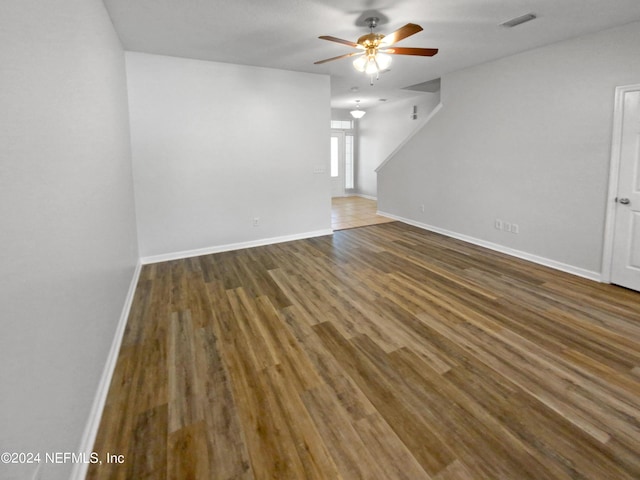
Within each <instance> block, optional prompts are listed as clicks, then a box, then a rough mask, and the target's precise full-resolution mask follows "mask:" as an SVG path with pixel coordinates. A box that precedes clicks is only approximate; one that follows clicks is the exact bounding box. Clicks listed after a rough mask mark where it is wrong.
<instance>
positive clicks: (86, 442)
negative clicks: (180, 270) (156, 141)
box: [34, 262, 142, 480]
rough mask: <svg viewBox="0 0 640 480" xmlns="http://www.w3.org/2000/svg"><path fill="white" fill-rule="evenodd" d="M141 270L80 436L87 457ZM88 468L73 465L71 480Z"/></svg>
mask: <svg viewBox="0 0 640 480" xmlns="http://www.w3.org/2000/svg"><path fill="white" fill-rule="evenodd" d="M141 270H142V263H141V262H138V264H137V265H136V269H135V271H134V272H133V278H132V279H131V283H130V284H129V291H128V292H127V297H126V299H125V302H124V306H123V307H122V313H121V314H120V320H119V321H118V326H117V327H116V333H115V335H114V337H113V341H112V343H111V350H109V356H108V357H107V362H106V363H105V366H104V369H103V370H102V376H101V377H100V383H99V384H98V391H97V392H96V396H95V398H94V400H93V405H92V406H91V412H90V413H89V420H88V421H87V426H86V427H85V430H84V434H83V435H82V440H81V442H80V448H79V449H78V452H79V453H85V454H87V456H88V455H90V454H91V452H92V451H93V444H94V443H95V441H96V436H97V434H98V427H99V426H100V420H101V419H102V411H103V410H104V404H105V402H106V401H107V394H108V393H109V386H110V385H111V378H112V377H113V372H114V370H115V368H116V362H117V361H118V354H119V353H120V345H121V344H122V337H123V336H124V330H125V327H126V326H127V320H128V319H129V312H130V310H131V305H132V303H133V297H134V295H135V293H136V286H137V285H138V279H139V278H140V272H141ZM88 468H89V465H88V464H86V463H82V462H80V463H76V464H74V467H73V470H72V471H71V479H72V480H84V478H85V477H86V476H87V469H88ZM37 473H38V472H36V474H37ZM34 478H37V477H34Z"/></svg>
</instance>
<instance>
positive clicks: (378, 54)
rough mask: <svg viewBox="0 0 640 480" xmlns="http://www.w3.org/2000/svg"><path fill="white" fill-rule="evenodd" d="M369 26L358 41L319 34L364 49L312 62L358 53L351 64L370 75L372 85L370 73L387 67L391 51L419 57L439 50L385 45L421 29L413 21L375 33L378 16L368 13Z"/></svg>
mask: <svg viewBox="0 0 640 480" xmlns="http://www.w3.org/2000/svg"><path fill="white" fill-rule="evenodd" d="M365 21H366V22H367V25H368V26H369V29H370V30H371V31H370V32H369V33H367V34H366V35H362V36H361V37H360V38H358V40H357V42H350V41H349V40H343V39H341V38H336V37H331V36H326V35H323V36H321V37H319V38H321V39H322V40H329V41H330V42H336V43H341V44H343V45H348V46H350V47H353V48H357V49H358V50H364V51H361V52H354V53H347V54H345V55H339V56H337V57H332V58H327V59H326V60H319V61H317V62H315V64H316V65H319V64H322V63H326V62H331V61H333V60H338V59H341V58H346V57H353V56H356V55H358V58H356V59H355V60H354V61H353V67H354V68H355V69H356V70H357V71H359V72H364V73H366V74H367V75H369V76H370V77H371V85H373V76H374V75H375V76H376V78H378V77H379V74H380V72H383V71H385V70H387V69H388V68H389V67H390V66H391V61H392V58H391V55H415V56H421V57H432V56H434V55H435V54H436V53H438V49H437V48H402V47H400V48H398V47H396V48H388V47H390V46H391V45H393V44H395V43H397V42H399V41H400V40H404V39H405V38H407V37H410V36H411V35H414V34H416V33H418V32H420V31H422V27H421V26H420V25H416V24H415V23H407V24H406V25H405V26H404V27H402V28H399V29H398V30H396V31H395V32H393V33H390V34H389V35H382V34H380V33H374V32H373V29H374V28H375V27H376V26H377V25H378V22H379V21H380V19H379V18H378V17H369V18H367V19H366V20H365Z"/></svg>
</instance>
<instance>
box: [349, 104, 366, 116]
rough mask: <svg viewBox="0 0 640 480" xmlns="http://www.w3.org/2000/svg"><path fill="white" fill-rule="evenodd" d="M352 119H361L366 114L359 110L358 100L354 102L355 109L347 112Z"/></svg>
mask: <svg viewBox="0 0 640 480" xmlns="http://www.w3.org/2000/svg"><path fill="white" fill-rule="evenodd" d="M349 113H350V114H351V116H352V117H353V118H362V117H364V116H365V115H366V113H367V112H365V111H364V110H360V100H356V109H355V110H351V111H350V112H349Z"/></svg>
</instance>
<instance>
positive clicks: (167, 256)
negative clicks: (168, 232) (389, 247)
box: [140, 229, 333, 265]
mask: <svg viewBox="0 0 640 480" xmlns="http://www.w3.org/2000/svg"><path fill="white" fill-rule="evenodd" d="M325 235H333V230H331V229H326V230H316V231H313V232H305V233H298V234H294V235H285V236H282V237H272V238H262V239H259V240H251V241H249V242H239V243H229V244H227V245H216V246H212V247H205V248H198V249H195V250H184V251H181V252H173V253H163V254H160V255H152V256H149V257H142V258H141V259H140V261H141V262H142V264H143V265H148V264H150V263H159V262H167V261H169V260H180V259H182V258H190V257H199V256H201V255H210V254H212V253H221V252H229V251H231V250H242V249H244V248H253V247H262V246H264V245H271V244H274V243H283V242H291V241H294V240H304V239H305V238H313V237H322V236H325Z"/></svg>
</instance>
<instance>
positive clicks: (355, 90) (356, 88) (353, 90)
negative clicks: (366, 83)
mask: <svg viewBox="0 0 640 480" xmlns="http://www.w3.org/2000/svg"><path fill="white" fill-rule="evenodd" d="M349 90H351V91H352V92H354V93H355V92H357V91H358V90H360V89H359V88H358V87H351V88H350V89H349Z"/></svg>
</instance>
